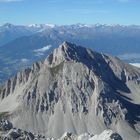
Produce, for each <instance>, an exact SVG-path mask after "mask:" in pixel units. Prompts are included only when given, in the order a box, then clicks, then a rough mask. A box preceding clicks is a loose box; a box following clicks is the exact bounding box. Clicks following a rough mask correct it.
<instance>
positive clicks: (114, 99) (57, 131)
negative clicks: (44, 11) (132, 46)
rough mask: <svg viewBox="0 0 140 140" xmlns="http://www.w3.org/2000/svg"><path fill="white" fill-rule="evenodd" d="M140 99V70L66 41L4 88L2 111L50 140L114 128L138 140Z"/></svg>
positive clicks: (0, 94) (18, 124) (16, 123)
mask: <svg viewBox="0 0 140 140" xmlns="http://www.w3.org/2000/svg"><path fill="white" fill-rule="evenodd" d="M139 99H140V69H138V68H137V67H133V66H131V65H129V64H125V63H123V62H122V61H120V60H119V59H118V58H115V57H112V56H108V55H105V54H100V53H97V52H94V51H91V50H90V49H87V48H83V47H81V46H77V45H75V44H72V43H69V42H64V43H63V44H62V45H60V46H59V47H58V48H57V49H55V50H54V51H53V52H52V53H51V54H50V55H49V56H48V57H47V58H46V59H45V60H44V61H41V62H36V63H34V64H33V66H32V68H31V69H26V70H23V71H22V72H19V73H18V74H17V75H16V76H15V77H13V78H11V79H9V80H8V81H7V82H6V83H5V84H4V85H3V86H2V87H1V88H0V100H1V102H0V112H7V113H8V115H7V118H8V119H9V120H10V121H11V122H12V123H13V125H14V126H15V127H17V128H21V129H23V130H26V131H31V132H34V133H37V134H38V133H40V134H42V135H45V136H47V137H54V138H60V137H61V136H62V135H63V134H64V133H65V132H71V133H72V134H76V135H80V134H83V133H90V134H93V135H95V134H100V133H102V132H103V131H104V130H105V129H112V130H113V131H115V132H117V133H119V134H120V135H121V136H122V138H123V139H124V140H128V139H131V140H132V139H133V140H138V138H139V133H140V119H139V118H140V117H139V116H140V111H139V110H140V100H139ZM112 137H113V136H112Z"/></svg>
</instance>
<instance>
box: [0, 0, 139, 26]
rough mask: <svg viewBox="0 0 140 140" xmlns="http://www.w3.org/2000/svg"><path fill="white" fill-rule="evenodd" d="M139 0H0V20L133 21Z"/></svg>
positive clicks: (18, 22) (5, 21) (89, 22)
mask: <svg viewBox="0 0 140 140" xmlns="http://www.w3.org/2000/svg"><path fill="white" fill-rule="evenodd" d="M139 14H140V0H0V24H4V23H7V22H8V23H13V24H33V23H53V24H59V25H60V24H75V23H87V24H95V23H101V24H123V25H130V24H137V25H140V18H139Z"/></svg>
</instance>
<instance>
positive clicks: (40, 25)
mask: <svg viewBox="0 0 140 140" xmlns="http://www.w3.org/2000/svg"><path fill="white" fill-rule="evenodd" d="M55 26H56V25H55V24H30V25H28V27H33V28H46V27H49V28H54V27H55Z"/></svg>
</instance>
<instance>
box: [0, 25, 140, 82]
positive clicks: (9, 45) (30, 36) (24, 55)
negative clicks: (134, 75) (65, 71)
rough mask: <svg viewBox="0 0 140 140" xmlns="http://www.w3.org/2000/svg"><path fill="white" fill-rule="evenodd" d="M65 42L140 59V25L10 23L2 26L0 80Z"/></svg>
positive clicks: (0, 31)
mask: <svg viewBox="0 0 140 140" xmlns="http://www.w3.org/2000/svg"><path fill="white" fill-rule="evenodd" d="M63 41H70V42H73V43H76V44H79V45H83V46H86V47H88V48H91V49H92V50H96V51H99V52H103V53H108V54H112V55H114V56H118V57H120V58H121V59H122V60H124V61H126V62H129V63H139V62H140V26H135V25H132V26H121V25H102V24H95V25H86V24H75V25H62V26H58V25H52V24H32V25H27V26H23V25H22V26H21V25H12V24H9V23H7V24H5V25H2V26H0V64H1V65H0V82H2V81H3V80H6V79H8V77H9V76H11V75H13V74H15V73H16V72H17V71H19V70H21V69H22V68H25V67H27V66H31V64H32V63H33V62H35V61H38V60H41V59H44V58H45V57H46V56H47V55H48V54H49V53H50V52H51V51H52V50H53V49H54V48H56V47H57V46H58V45H60V44H61V43H62V42H63Z"/></svg>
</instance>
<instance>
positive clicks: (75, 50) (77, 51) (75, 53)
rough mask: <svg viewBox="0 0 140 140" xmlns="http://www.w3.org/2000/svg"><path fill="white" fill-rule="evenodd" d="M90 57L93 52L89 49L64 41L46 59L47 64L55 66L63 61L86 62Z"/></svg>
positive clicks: (92, 56)
mask: <svg viewBox="0 0 140 140" xmlns="http://www.w3.org/2000/svg"><path fill="white" fill-rule="evenodd" d="M92 58H94V53H93V52H92V51H91V50H90V49H87V48H84V47H81V46H77V45H75V44H73V43H70V42H64V43H63V44H62V45H60V46H59V47H58V48H56V49H55V50H54V51H53V53H52V54H51V55H49V57H48V58H47V59H46V61H47V63H48V64H49V65H51V66H55V65H58V64H60V63H61V62H64V61H73V62H82V63H87V61H89V60H90V59H92ZM85 61H86V62H85Z"/></svg>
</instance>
